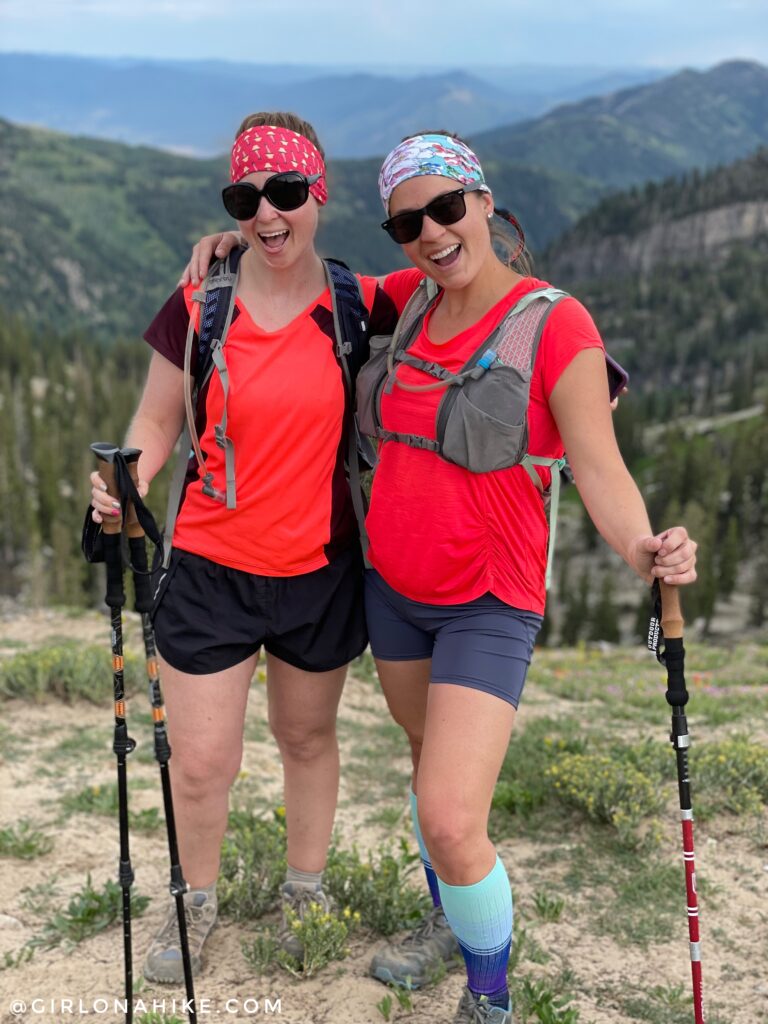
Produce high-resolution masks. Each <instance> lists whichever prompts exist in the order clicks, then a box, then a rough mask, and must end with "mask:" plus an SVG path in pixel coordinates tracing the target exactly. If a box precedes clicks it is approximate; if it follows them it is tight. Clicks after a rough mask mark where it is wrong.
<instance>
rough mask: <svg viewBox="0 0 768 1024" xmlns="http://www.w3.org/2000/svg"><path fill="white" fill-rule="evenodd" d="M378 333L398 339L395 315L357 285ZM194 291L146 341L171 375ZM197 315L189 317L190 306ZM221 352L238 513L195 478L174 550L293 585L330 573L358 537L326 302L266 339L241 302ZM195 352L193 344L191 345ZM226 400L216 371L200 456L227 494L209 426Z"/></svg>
mask: <svg viewBox="0 0 768 1024" xmlns="http://www.w3.org/2000/svg"><path fill="white" fill-rule="evenodd" d="M360 281H361V283H362V288H363V298H364V301H365V304H366V306H367V308H368V309H369V310H370V311H371V313H370V320H371V330H372V332H373V333H386V332H387V331H391V330H392V327H393V324H394V320H395V319H396V312H395V309H394V306H393V303H392V301H391V300H390V299H388V298H387V296H386V295H385V294H384V293H383V292H382V290H381V289H380V288H378V286H377V284H376V280H375V278H371V277H363V278H360ZM193 291H194V287H193V286H192V285H190V286H189V287H187V288H186V289H184V291H183V293H182V291H181V290H177V292H175V293H174V295H172V296H171V298H170V299H169V300H168V302H167V303H166V305H165V306H164V307H163V309H162V310H161V311H160V313H159V314H158V316H157V317H156V318H155V320H154V321H153V322H152V324H151V325H150V327H149V328H148V330H147V332H146V334H145V338H146V340H147V341H148V342H149V343H150V345H152V346H153V347H154V348H155V349H156V350H157V351H158V352H160V353H161V354H162V355H163V356H165V357H166V358H167V359H169V360H170V361H171V362H173V363H174V364H175V365H176V366H179V367H183V365H184V344H185V340H186V333H187V325H188V322H189V315H190V312H192V313H193V315H194V316H195V317H197V310H198V308H199V307H198V306H197V304H196V303H193V302H192V292H193ZM193 306H194V307H195V309H194V310H193V308H192V307H193ZM235 313H236V314H237V315H236V316H235V317H234V318H233V321H232V325H231V327H230V329H229V332H228V334H227V340H226V344H225V346H224V358H225V360H226V364H227V369H228V372H229V396H228V399H227V434H228V436H229V437H231V438H232V440H233V442H234V445H235V474H236V488H237V508H235V509H231V510H230V509H227V507H226V506H225V505H223V504H222V503H220V502H218V501H215V500H213V499H211V498H209V497H207V496H206V495H204V494H203V493H202V481H201V479H200V476H199V474H198V473H197V470H196V464H195V472H194V475H192V476H190V478H189V480H188V484H187V488H186V491H185V494H184V499H183V503H182V506H181V510H180V512H179V516H178V519H177V521H176V528H175V531H174V535H173V544H174V547H177V548H181V549H182V550H184V551H190V552H192V553H193V554H196V555H202V556H203V557H204V558H208V559H210V560H211V561H214V562H218V563H220V564H222V565H228V566H232V567H233V568H235V569H242V570H245V571H246V572H251V573H256V574H259V575H263V576H294V575H299V574H301V573H307V572H311V571H312V570H314V569H318V568H320V567H321V566H323V565H327V564H328V562H329V561H330V560H331V559H332V558H333V556H334V554H335V553H337V552H338V551H340V550H342V549H343V548H344V547H347V546H349V544H351V543H352V542H353V541H354V538H355V535H356V530H357V527H356V523H355V520H354V513H353V510H352V507H351V498H350V494H349V486H348V484H347V482H346V479H345V475H344V455H345V452H346V431H344V430H343V420H344V408H345V394H344V385H343V382H342V376H341V368H340V366H339V363H338V362H337V359H336V356H335V349H334V346H335V336H334V331H333V315H332V311H331V299H330V293H329V291H328V290H327V289H326V290H325V291H324V292H323V294H322V295H320V296H319V297H318V298H317V299H315V300H313V302H312V303H311V304H310V305H309V306H308V307H307V308H306V309H305V310H304V311H303V312H302V313H300V314H299V315H298V316H297V317H296V318H295V319H294V320H293V321H292V322H291V323H289V324H287V325H286V326H285V327H283V328H281V329H280V330H278V331H265V330H263V329H262V328H261V327H259V326H258V324H256V323H254V321H253V320H252V319H251V317H250V315H249V314H248V311H247V310H246V308H245V306H243V305H242V304H241V303H240V301H239V300H236V308H235ZM195 349H196V345H195ZM223 404H224V396H223V391H222V387H221V380H220V377H219V374H218V372H216V371H214V372H213V374H212V375H211V377H210V382H209V384H208V386H207V388H206V391H205V393H204V395H203V396H202V412H201V413H200V414H199V415H198V424H197V426H198V434H199V437H200V446H201V448H202V450H203V453H204V454H205V456H206V469H207V471H210V472H212V473H213V484H214V486H215V487H216V488H218V489H219V490H221V491H224V490H225V485H226V475H225V466H224V451H223V449H221V448H219V447H218V446H217V445H216V442H215V439H214V425H215V424H217V423H219V422H220V420H221V415H222V409H223Z"/></svg>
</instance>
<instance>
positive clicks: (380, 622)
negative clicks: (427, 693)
mask: <svg viewBox="0 0 768 1024" xmlns="http://www.w3.org/2000/svg"><path fill="white" fill-rule="evenodd" d="M365 614H366V617H367V619H368V635H369V637H370V641H371V650H372V651H373V654H374V657H376V658H380V659H381V660H382V661H420V660H423V659H426V658H431V659H432V671H431V682H433V683H455V684H457V685H458V686H469V687H470V688H471V689H474V690H484V691H485V692H486V693H490V694H493V696H495V697H500V698H501V699H502V700H505V701H507V702H508V703H510V704H512V705H513V707H515V708H516V707H517V706H518V703H519V701H520V696H521V694H522V692H523V686H524V685H525V677H526V673H527V671H528V666H529V664H530V662H531V655H532V654H533V645H534V643H535V641H536V636H537V634H538V632H539V628H540V627H541V622H542V616H541V615H538V614H536V613H535V612H529V611H521V610H520V609H519V608H512V607H511V606H510V605H508V604H505V603H504V602H503V601H502V600H500V598H498V597H495V596H494V595H493V594H491V593H487V594H483V595H482V596H481V597H478V598H475V600H474V601H467V602H466V603H465V604H448V605H445V604H422V603H421V602H420V601H412V600H411V599H410V598H408V597H404V596H403V595H402V594H400V593H398V592H397V591H396V590H393V589H392V587H390V586H389V584H388V583H386V582H385V581H384V579H383V578H382V577H381V575H380V574H379V573H378V572H377V571H376V570H375V569H366V571H365Z"/></svg>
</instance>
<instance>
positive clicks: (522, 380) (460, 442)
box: [441, 366, 529, 473]
mask: <svg viewBox="0 0 768 1024" xmlns="http://www.w3.org/2000/svg"><path fill="white" fill-rule="evenodd" d="M528 387H529V386H528V380H527V377H524V376H523V375H522V374H521V373H519V372H518V371H517V370H516V369H514V367H511V366H497V367H495V368H494V369H493V371H491V372H490V373H486V374H484V375H483V376H482V377H481V378H480V379H479V380H476V381H470V382H468V383H467V384H465V385H464V387H463V388H460V389H458V394H457V395H456V397H455V399H454V400H453V403H452V405H451V409H450V412H449V413H448V416H447V419H446V423H445V432H444V435H443V438H442V450H441V454H442V456H443V458H445V459H447V460H448V461H449V462H455V463H456V465H458V466H463V467H464V468H465V469H468V470H470V471H471V472H472V473H492V472H493V471H494V470H497V469H506V468H507V467H509V466H516V465H517V464H518V463H519V462H520V460H521V459H522V457H523V456H524V455H525V453H526V451H527V449H528V418H527V410H528Z"/></svg>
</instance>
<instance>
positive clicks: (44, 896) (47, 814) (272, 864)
mask: <svg viewBox="0 0 768 1024" xmlns="http://www.w3.org/2000/svg"><path fill="white" fill-rule="evenodd" d="M45 615H46V616H47V617H46V619H45V628H44V629H40V628H36V627H35V624H34V621H32V622H30V621H27V622H26V624H25V623H23V622H19V623H17V624H16V625H14V621H13V620H10V621H9V622H7V623H2V624H0V808H1V810H0V878H2V879H4V881H2V882H1V883H0V910H2V912H3V914H4V915H6V916H5V917H3V918H0V921H2V922H4V926H1V925H0V968H1V971H0V987H2V989H3V991H5V990H8V991H9V992H10V993H11V995H14V994H18V995H19V996H20V997H21V996H24V994H25V993H29V994H32V993H35V992H38V991H39V992H41V993H42V994H43V995H45V996H48V997H50V998H53V997H54V996H56V995H57V994H58V993H59V992H60V991H63V990H64V989H62V986H64V988H65V989H66V991H67V993H70V994H73V995H78V994H89V993H94V992H98V993H100V994H104V993H108V994H110V995H114V996H119V995H120V993H121V986H122V942H121V929H120V924H119V919H120V906H121V900H120V890H119V889H118V887H117V885H116V881H115V879H116V860H117V819H116V814H117V792H116V783H115V772H114V755H113V754H112V752H111V742H112V719H111V672H110V662H109V645H108V626H107V624H106V620H104V619H102V618H100V617H98V616H96V615H90V614H82V613H81V614H78V615H71V616H70V617H66V616H64V615H61V614H56V613H45ZM127 618H128V627H127V637H128V642H127V645H126V647H127V649H130V650H131V651H132V652H133V653H132V656H131V657H130V658H129V659H128V670H127V679H128V720H129V726H130V733H131V735H132V736H134V738H136V739H137V741H138V747H137V750H136V752H135V753H134V754H133V755H132V757H131V758H129V768H128V771H129V800H130V807H131V827H132V828H131V842H132V851H131V852H132V859H133V864H134V868H135V869H136V884H135V885H134V888H133V899H134V933H135V937H134V962H135V964H136V968H135V970H136V976H137V978H138V977H140V970H139V965H140V962H141V961H140V958H141V957H142V956H143V951H144V948H145V945H146V943H147V942H148V941H149V939H150V937H151V934H152V932H153V931H154V930H155V929H156V927H157V926H158V924H159V922H160V919H161V917H162V915H163V913H164V907H165V903H164V900H165V899H166V898H167V897H166V893H167V871H168V868H167V852H166V851H167V847H166V845H165V843H166V839H165V826H164V821H163V814H162V803H161V794H160V787H159V782H158V778H157V769H156V765H155V763H154V760H153V755H152V742H151V716H150V714H149V710H148V704H147V702H146V699H145V696H144V692H143V690H144V686H143V682H142V678H141V671H142V669H141V662H140V660H139V658H138V655H137V653H136V651H137V647H136V645H137V644H138V643H139V642H140V633H139V630H138V628H137V623H136V621H135V616H128V617H127ZM39 621H42V620H39ZM100 634H101V635H103V642H102V641H101V640H100V639H99V636H100ZM33 636H36V637H38V638H40V641H33V640H32V639H31V638H32V637H33ZM687 678H688V687H689V691H690V695H691V697H690V702H689V705H688V719H689V727H690V731H691V736H692V747H691V752H690V768H691V781H692V790H693V806H694V814H695V818H696V826H695V829H696V855H697V868H698V872H697V879H698V893H699V901H700V907H701V927H702V948H703V954H702V960H703V973H704V986H705V998H706V1003H707V1008H708V1016H707V1020H708V1024H742V1022H743V1024H747V1022H749V1024H755V1022H756V1021H766V1020H768V984H766V968H765V965H766V948H767V946H768V923H767V921H766V910H765V907H766V906H768V903H767V902H766V900H765V896H766V889H767V888H768V815H767V814H766V805H768V744H767V743H766V739H768V727H767V725H766V723H768V715H766V711H768V647H765V646H743V647H736V648H734V649H732V650H726V649H724V648H712V647H707V646H703V645H698V644H692V645H691V646H690V648H689V650H688V656H687ZM664 689H665V673H664V670H663V669H662V668H661V666H659V665H658V664H657V663H656V661H655V659H653V657H652V656H651V655H650V654H648V653H647V652H645V651H643V650H642V649H622V648H611V647H608V646H606V645H602V646H582V647H580V648H572V649H569V650H558V651H549V650H540V651H537V652H536V656H535V659H534V664H533V666H532V669H531V673H530V677H529V683H528V685H527V688H526V693H525V695H524V699H523V703H522V705H521V711H520V714H519V717H518V725H517V728H516V732H515V735H514V737H513V739H512V742H511V744H510V747H509V751H508V754H507V758H506V761H505V764H504V768H503V771H502V774H501V778H500V780H499V783H498V786H497V790H496V795H495V798H494V805H493V811H492V816H491V829H492V835H493V837H494V839H495V840H496V841H497V843H498V846H499V850H500V852H501V855H502V857H503V859H504V861H505V864H506V866H507V869H508V871H509V874H510V877H511V879H512V882H513V889H514V893H515V936H516V940H515V944H514V949H513V956H512V962H511V964H510V984H511V989H512V992H513V995H514V1000H515V1007H516V1013H517V1019H518V1020H519V1021H520V1024H535V1022H540V1024H608V1022H611V1024H633V1022H647V1024H689V1022H691V1021H692V1020H693V1012H692V1009H691V996H690V967H689V957H688V945H687V923H686V912H685V903H686V901H685V888H684V879H683V867H682V850H681V838H680V826H679V812H678V802H677V786H676V771H675V759H674V754H673V751H672V748H671V745H670V744H669V742H668V732H669V710H668V708H667V705H666V702H665V700H664ZM251 698H252V699H251V701H250V705H249V711H248V718H247V723H246V736H245V739H246V753H245V757H244V760H243V767H242V771H241V773H240V777H239V779H238V781H237V783H236V785H235V787H234V791H233V797H232V811H231V816H230V824H229V830H228V833H227V837H226V839H225V842H224V845H223V850H222V871H221V880H220V884H219V893H220V906H221V912H222V923H221V925H220V927H219V928H218V929H217V930H216V932H214V935H213V936H212V938H211V940H210V943H209V945H210V955H209V957H208V962H207V966H206V968H205V970H204V972H203V974H202V975H201V977H200V978H199V980H198V984H197V993H198V999H200V998H201V997H205V996H211V997H212V998H213V999H214V1000H215V999H217V998H218V999H220V1000H224V999H225V998H227V997H229V996H232V995H238V996H242V995H244V994H245V993H247V992H252V991H260V992H270V993H278V995H279V996H280V998H281V1003H282V1017H283V1018H284V1019H286V1020H289V1021H294V1020H295V1021H296V1022H299V1021H301V1022H311V1024H322V1022H324V1021H326V1020H327V1021H334V1022H346V1021H348V1022H350V1024H352V1022H355V1024H357V1022H363V1021H373V1022H378V1021H398V1022H406V1021H413V1022H415V1024H418V1022H420V1021H424V1022H426V1021H434V1020H441V1021H442V1020H450V1019H451V1015H452V1013H453V1010H454V1007H455V1003H456V1001H457V999H458V995H459V993H460V989H461V975H462V972H461V971H460V970H458V969H457V970H456V971H453V970H451V971H449V972H446V973H447V976H446V977H436V978H435V979H434V985H433V986H431V987H430V988H428V989H426V990H422V991H419V992H404V991H398V990H394V989H388V988H386V987H384V986H382V985H380V984H379V983H377V982H375V981H373V980H372V979H370V978H368V977H367V974H366V970H367V962H368V960H369V958H370V955H371V952H372V951H373V950H374V949H375V948H376V946H377V945H378V944H379V943H380V942H382V941H384V940H386V938H388V937H389V936H393V935H395V934H396V933H398V932H400V931H401V930H403V929H405V928H408V927H409V926H411V925H412V924H413V922H414V921H416V920H418V919H419V917H420V915H421V914H422V913H423V912H424V910H425V908H426V907H427V906H428V896H427V893H426V886H425V884H424V882H423V878H422V872H421V869H420V866H419V863H418V857H417V855H416V848H415V844H414V842H413V840H412V838H411V835H410V827H409V826H410V822H409V819H408V815H407V801H406V793H407V784H408V774H409V758H408V752H407V748H406V743H405V740H404V738H403V736H402V735H401V734H400V731H399V729H398V728H397V727H396V726H395V725H394V724H393V723H392V722H391V721H390V719H389V718H388V716H387V712H386V707H385V704H384V700H383V697H382V695H381V693H380V690H379V687H378V683H377V680H376V676H375V670H374V667H373V662H372V659H371V657H370V655H368V654H366V655H364V656H363V657H362V658H360V659H359V660H358V661H357V662H356V663H355V665H354V666H353V668H352V672H351V677H350V679H349V681H348V684H347V687H346V690H345V695H344V699H343V702H342V709H341V713H340V717H339V740H340V745H341V750H342V789H341V794H340V804H339V812H338V821H337V833H336V838H335V841H334V845H333V847H332V849H331V851H330V855H329V862H328V868H327V872H326V887H327V889H328V890H329V891H330V893H331V894H332V896H333V897H334V899H335V902H336V907H337V909H336V911H335V912H334V913H332V914H324V915H323V914H319V915H316V916H314V917H310V918H309V919H307V920H305V922H304V923H300V922H296V929H297V931H298V932H299V933H300V934H301V935H302V938H303V940H304V944H305V949H306V954H305V960H304V962H303V963H299V962H297V961H295V960H291V959H290V958H288V957H287V956H286V955H285V954H281V953H280V952H279V951H278V949H277V944H276V941H275V935H276V928H277V923H278V913H277V911H276V900H277V894H278V888H279V885H280V882H281V880H282V877H283V871H284V855H285V854H284V851H285V832H284V825H283V817H284V811H283V808H282V806H281V803H282V800H281V792H280V765H279V760H278V757H277V753H276V751H275V749H274V746H273V744H272V741H271V738H270V736H269V732H268V728H267V725H266V694H265V687H264V674H263V670H262V669H259V670H258V671H257V673H256V676H255V678H254V683H253V688H252V695H251ZM9 920H12V921H14V922H15V924H13V925H9V924H8V921H9ZM456 966H457V967H458V965H456ZM65 982H66V984H65ZM175 995H176V996H177V997H178V998H179V999H181V997H182V995H183V993H182V992H178V993H175ZM150 996H152V998H155V997H158V996H162V997H164V998H168V992H167V990H165V989H163V988H162V987H155V988H153V987H152V986H149V985H147V984H146V983H144V982H143V980H140V981H138V984H137V997H139V998H142V999H146V1000H149V998H150ZM147 1005H149V1003H147ZM5 1011H6V1006H2V1007H0V1021H2V1022H3V1024H6V1021H9V1022H10V1021H17V1020H27V1019H29V1020H32V1019H34V1020H36V1021H44V1020H46V1019H47V1018H46V1017H44V1016H41V1015H40V1014H36V1015H34V1016H32V1015H31V1014H30V1015H29V1016H27V1017H25V1016H20V1017H17V1016H13V1017H5V1016H3V1014H4V1012H5ZM55 1019H57V1018H56V1017H55V1016H52V1017H51V1020H55ZM137 1019H139V1020H140V1021H143V1024H173V1022H174V1021H175V1020H177V1019H178V1020H183V1019H184V1017H183V1014H176V1013H167V1012H165V1013H164V1012H159V1013H158V1012H154V1011H150V1010H147V1011H146V1012H145V1013H144V1014H143V1015H141V1014H140V1015H139V1016H138V1018H137Z"/></svg>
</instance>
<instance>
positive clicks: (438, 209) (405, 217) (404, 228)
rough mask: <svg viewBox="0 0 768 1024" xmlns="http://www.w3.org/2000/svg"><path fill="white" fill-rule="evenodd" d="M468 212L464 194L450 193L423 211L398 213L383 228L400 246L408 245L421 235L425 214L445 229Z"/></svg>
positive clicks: (429, 204)
mask: <svg viewBox="0 0 768 1024" xmlns="http://www.w3.org/2000/svg"><path fill="white" fill-rule="evenodd" d="M466 212H467V204H466V202H465V201H464V193H463V192H448V193H446V194H445V195H443V196H438V197H437V198H436V199H433V200H432V202H431V203H427V205H426V206H425V207H424V209H423V210H406V211H405V213H396V214H395V216H394V217H390V218H389V220H387V221H384V223H383V224H382V227H383V228H384V230H385V231H386V232H387V234H388V235H389V237H390V238H392V239H393V240H394V241H395V242H397V244H398V245H407V244H408V243H409V242H415V241H416V239H417V238H418V237H419V235H420V234H421V228H422V225H423V224H424V214H426V215H427V216H428V217H429V218H430V219H431V220H433V221H435V223H436V224H442V226H443V227H445V226H446V225H448V224H455V223H456V222H457V221H460V220H461V218H462V217H463V216H464V214H465V213H466Z"/></svg>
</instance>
